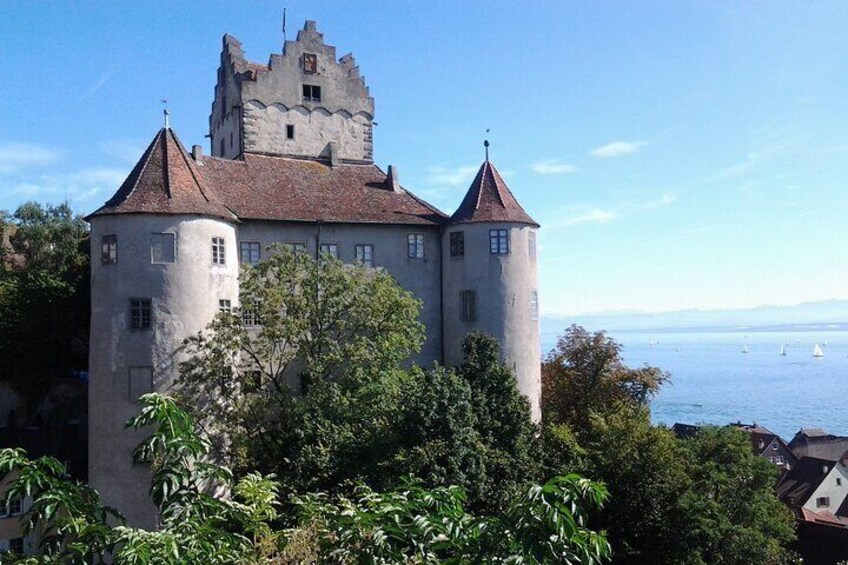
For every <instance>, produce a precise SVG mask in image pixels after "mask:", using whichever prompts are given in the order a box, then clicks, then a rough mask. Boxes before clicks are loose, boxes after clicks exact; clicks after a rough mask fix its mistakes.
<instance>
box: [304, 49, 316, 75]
mask: <svg viewBox="0 0 848 565" xmlns="http://www.w3.org/2000/svg"><path fill="white" fill-rule="evenodd" d="M303 72H305V73H309V74H314V73H317V72H318V55H316V54H315V53H304V54H303Z"/></svg>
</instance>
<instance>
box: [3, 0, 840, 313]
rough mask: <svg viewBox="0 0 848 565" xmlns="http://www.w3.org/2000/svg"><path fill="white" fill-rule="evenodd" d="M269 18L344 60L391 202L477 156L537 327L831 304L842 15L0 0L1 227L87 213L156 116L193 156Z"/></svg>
mask: <svg viewBox="0 0 848 565" xmlns="http://www.w3.org/2000/svg"><path fill="white" fill-rule="evenodd" d="M283 5H286V6H287V8H288V12H287V13H288V16H287V20H288V26H287V27H288V32H289V36H290V38H293V37H294V35H295V34H296V31H297V29H298V28H299V27H300V26H302V25H303V21H304V20H305V19H315V20H317V21H318V26H319V31H321V32H323V33H324V37H325V40H326V41H327V42H328V43H330V44H333V45H335V46H336V47H337V48H338V53H339V55H342V54H344V53H346V52H348V51H352V52H353V53H354V54H355V56H356V58H357V61H358V63H359V65H360V67H361V70H362V72H363V74H364V75H365V78H366V82H367V84H368V85H369V86H370V88H371V93H372V95H373V96H374V97H375V99H376V107H377V116H376V121H377V122H378V124H379V125H378V127H377V128H375V158H376V160H377V162H378V163H379V164H380V165H381V166H383V167H384V168H385V167H386V166H387V165H388V164H389V163H391V164H394V165H396V166H397V167H398V168H399V171H400V175H401V182H402V184H404V185H405V186H406V187H408V188H410V189H411V190H413V191H414V192H416V193H418V194H420V195H421V196H423V197H425V198H427V199H428V200H430V201H431V202H432V203H434V204H436V205H437V206H439V207H440V208H442V209H443V210H445V211H447V212H450V211H452V210H453V208H454V207H456V206H457V205H458V204H459V202H460V200H461V198H462V195H463V193H464V191H465V190H466V189H467V187H468V184H469V183H470V181H471V179H472V177H473V175H474V173H475V172H476V169H477V167H478V166H479V165H480V162H481V160H482V158H483V148H482V140H483V139H484V137H488V138H489V139H490V141H491V143H492V147H491V157H492V161H493V162H494V163H495V164H496V166H497V167H498V168H499V170H500V171H501V172H502V173H503V174H504V176H505V177H506V179H507V182H508V183H509V185H510V187H511V189H512V190H513V192H514V193H515V194H516V196H517V197H518V199H519V201H520V202H522V204H523V205H524V207H525V208H526V209H527V210H528V212H529V213H530V214H531V215H532V216H533V217H534V218H535V219H536V220H537V221H539V222H540V223H541V224H542V229H541V231H540V236H539V242H540V278H541V283H540V286H541V302H542V309H543V312H544V313H545V314H546V315H549V316H550V315H569V314H575V313H582V312H591V311H604V310H618V309H637V310H647V311H658V310H675V309H683V308H704V309H709V308H740V307H749V306H756V305H759V304H766V303H769V304H793V303H797V302H801V301H808V300H820V299H828V298H848V237H846V236H848V222H846V219H845V218H846V212H848V190H846V187H848V133H846V131H847V130H846V126H847V125H848V57H846V56H845V54H846V53H848V33H846V30H848V2H844V1H838V2H741V1H740V2H718V1H716V2H712V1H710V2H706V1H704V2H696V1H684V0H673V1H672V0H669V1H666V2H649V1H639V2H631V1H627V2H576V1H575V2H565V1H562V2H544V3H542V2H536V3H529V2H503V1H497V0H489V1H485V2H484V1H462V2H411V1H410V2H406V1H403V2H340V1H333V2H319V1H309V2H306V1H291V2H270V1H251V2H215V1H206V2H173V3H167V4H166V3H164V2H142V1H135V2H129V1H120V2H118V1H110V2H87V3H84V4H83V3H81V2H80V3H77V2H46V1H25V2H24V1H21V2H18V1H13V0H4V1H3V2H2V3H0V33H2V37H3V42H2V45H0V71H2V77H3V79H2V81H0V100H2V105H0V209H9V210H13V209H14V208H15V207H16V206H17V205H18V204H20V203H22V202H24V201H26V200H30V199H34V200H38V201H41V202H59V201H62V200H64V199H67V200H69V201H70V203H71V204H72V206H73V207H74V209H75V210H78V211H80V212H89V211H91V210H93V209H94V208H96V207H97V206H98V205H100V204H101V203H102V202H103V201H104V200H105V199H106V198H108V197H109V196H110V195H111V194H112V192H114V190H115V189H116V188H117V187H118V185H119V184H120V182H121V181H122V180H123V178H124V177H125V176H126V174H127V172H128V171H129V169H130V168H131V167H132V165H133V163H134V162H135V160H136V159H137V158H138V157H139V155H140V153H141V152H142V151H143V149H144V147H145V146H146V144H147V143H148V142H149V140H150V139H151V138H152V136H153V135H154V134H155V133H156V131H157V129H158V128H159V127H161V123H162V118H161V111H162V105H161V103H160V100H161V99H162V98H167V99H168V100H169V106H170V108H171V112H172V125H173V126H174V129H175V130H176V132H177V134H178V135H179V136H180V138H181V139H182V141H183V143H184V144H185V145H187V146H190V145H191V144H194V143H204V144H206V145H207V147H208V143H207V142H206V141H205V139H204V135H205V133H206V131H207V124H208V116H209V110H210V105H211V100H212V92H213V86H214V81H215V71H216V69H217V66H218V61H219V53H220V48H221V36H222V35H223V34H224V33H231V34H233V35H235V36H236V37H238V38H239V39H240V40H241V41H242V42H243V44H244V48H245V50H246V53H247V56H248V58H250V59H252V60H255V61H259V62H266V61H267V59H268V55H269V54H270V53H271V52H277V51H279V50H280V49H281V44H282V37H281V31H280V19H281V13H282V6H283ZM487 128H490V129H491V131H490V132H489V133H488V134H487V133H485V131H486V129H487ZM207 150H208V148H207Z"/></svg>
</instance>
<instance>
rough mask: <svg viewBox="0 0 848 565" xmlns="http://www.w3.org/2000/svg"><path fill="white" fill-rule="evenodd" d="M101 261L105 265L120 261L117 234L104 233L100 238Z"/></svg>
mask: <svg viewBox="0 0 848 565" xmlns="http://www.w3.org/2000/svg"><path fill="white" fill-rule="evenodd" d="M100 262H101V263H103V264H104V265H114V264H115V263H117V262H118V236H117V235H115V234H110V235H104V236H103V237H102V238H101V239H100Z"/></svg>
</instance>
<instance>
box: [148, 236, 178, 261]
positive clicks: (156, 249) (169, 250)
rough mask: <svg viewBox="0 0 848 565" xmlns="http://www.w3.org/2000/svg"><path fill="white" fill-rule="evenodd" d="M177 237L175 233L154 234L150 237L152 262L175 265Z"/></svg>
mask: <svg viewBox="0 0 848 565" xmlns="http://www.w3.org/2000/svg"><path fill="white" fill-rule="evenodd" d="M176 243H177V236H176V234H173V233H154V234H152V235H151V236H150V262H151V263H174V262H175V261H176V260H177V245H176Z"/></svg>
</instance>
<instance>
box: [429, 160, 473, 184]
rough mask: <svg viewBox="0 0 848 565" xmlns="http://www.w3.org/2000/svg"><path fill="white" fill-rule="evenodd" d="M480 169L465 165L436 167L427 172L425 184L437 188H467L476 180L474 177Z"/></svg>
mask: <svg viewBox="0 0 848 565" xmlns="http://www.w3.org/2000/svg"><path fill="white" fill-rule="evenodd" d="M479 168H480V167H478V166H476V165H463V166H460V167H443V166H441V165H440V166H435V167H430V168H429V169H428V170H427V175H426V177H425V182H426V183H427V184H430V185H435V186H450V187H462V188H467V187H468V185H470V184H471V181H472V180H474V175H475V174H476V173H477V169H479Z"/></svg>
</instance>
